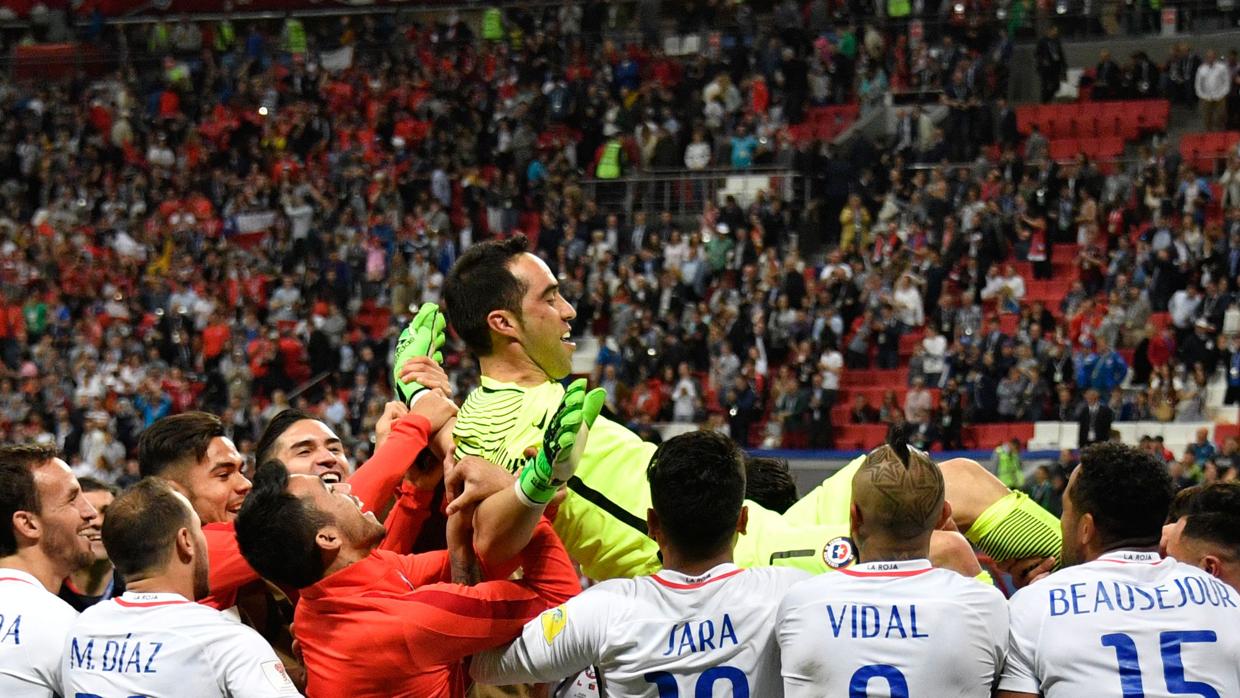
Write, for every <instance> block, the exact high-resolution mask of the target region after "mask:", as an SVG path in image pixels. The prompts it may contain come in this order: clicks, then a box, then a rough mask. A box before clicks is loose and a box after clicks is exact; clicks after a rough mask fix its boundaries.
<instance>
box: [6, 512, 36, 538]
mask: <svg viewBox="0 0 1240 698" xmlns="http://www.w3.org/2000/svg"><path fill="white" fill-rule="evenodd" d="M12 523H13V533H14V535H17V536H25V537H26V538H30V539H32V540H37V539H38V537H39V534H40V533H41V532H42V530H43V525H42V523H41V522H40V521H39V515H38V514H36V513H34V512H33V511H15V512H13V521H12Z"/></svg>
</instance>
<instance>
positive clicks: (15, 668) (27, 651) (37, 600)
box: [0, 567, 77, 698]
mask: <svg viewBox="0 0 1240 698" xmlns="http://www.w3.org/2000/svg"><path fill="white" fill-rule="evenodd" d="M74 618H77V611H75V610H73V607H72V606H70V605H69V604H67V603H65V602H64V601H63V600H61V599H60V597H58V596H56V595H55V594H53V593H51V592H50V591H48V590H47V589H45V588H44V587H43V584H42V583H41V582H39V580H38V579H35V578H34V576H32V575H30V574H28V573H26V572H22V571H20V570H14V569H9V568H7V567H0V696H4V698H49V697H50V696H53V695H63V694H64V691H63V690H61V681H60V678H61V677H60V650H61V648H62V647H64V644H65V634H66V633H68V632H69V626H71V625H73V619H74Z"/></svg>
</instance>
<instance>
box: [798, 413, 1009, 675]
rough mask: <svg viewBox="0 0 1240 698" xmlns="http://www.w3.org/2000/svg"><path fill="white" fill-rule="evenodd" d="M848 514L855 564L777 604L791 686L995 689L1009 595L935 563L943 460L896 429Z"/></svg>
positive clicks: (859, 476)
mask: <svg viewBox="0 0 1240 698" xmlns="http://www.w3.org/2000/svg"><path fill="white" fill-rule="evenodd" d="M849 517H850V524H849V530H850V533H851V535H852V540H853V543H854V544H855V545H856V547H857V551H858V562H857V564H855V565H853V566H852V567H850V568H847V569H841V570H840V574H824V575H819V576H817V577H814V578H813V579H809V580H806V581H804V582H801V583H799V584H797V585H796V586H794V587H792V589H790V590H789V591H788V594H787V595H786V596H785V597H784V600H783V603H781V604H780V608H779V613H778V616H777V620H776V628H777V631H776V632H777V634H778V637H779V646H780V653H781V663H782V674H783V679H784V694H785V695H786V696H788V697H789V698H797V697H801V696H822V695H854V696H855V695H892V696H907V695H909V689H910V687H914V688H915V689H916V691H917V693H918V694H921V695H933V696H965V697H970V696H977V697H978V698H985V697H987V696H990V694H991V688H992V686H993V684H994V682H995V680H996V679H997V677H998V675H999V671H1000V670H1001V669H1002V667H1003V661H1004V654H1005V648H1006V644H1007V633H1008V614H1007V606H1006V603H1005V601H1004V598H1003V595H1002V594H1001V593H999V591H998V590H997V589H995V588H994V587H991V586H987V585H984V584H979V583H977V582H976V581H975V580H972V579H969V578H967V577H964V576H962V575H959V574H957V573H955V572H952V571H949V570H944V569H934V568H932V567H931V566H930V561H929V559H928V555H929V551H930V536H931V534H932V532H933V531H934V529H935V528H938V527H940V526H942V525H943V524H944V523H945V522H946V521H948V520H949V519H950V518H951V505H949V504H948V503H947V501H946V499H945V486H944V481H943V473H942V472H941V471H940V470H939V467H938V466H937V465H935V463H934V461H932V460H930V457H929V456H928V455H926V454H925V453H924V452H922V451H919V450H917V449H913V448H909V446H908V444H907V442H906V441H904V439H903V438H902V437H901V436H900V435H897V436H896V438H894V439H893V441H892V443H891V444H888V445H884V446H880V447H878V448H876V449H874V450H873V451H870V453H869V454H867V455H866V456H865V459H864V461H863V462H862V463H861V464H860V467H858V468H857V471H856V474H855V475H854V476H853V479H852V505H851V509H850V512H849ZM823 657H830V658H831V661H829V662H824V661H823V660H822V658H823ZM871 686H873V687H874V688H873V690H875V691H876V693H870V692H869V691H870V690H871V689H870V687H871Z"/></svg>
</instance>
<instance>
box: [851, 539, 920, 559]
mask: <svg viewBox="0 0 1240 698" xmlns="http://www.w3.org/2000/svg"><path fill="white" fill-rule="evenodd" d="M929 558H930V539H929V538H928V537H927V538H925V539H924V540H916V541H911V542H910V541H907V540H890V541H888V540H882V539H881V538H879V537H877V536H875V537H872V538H869V539H867V540H866V541H865V543H864V544H861V543H858V544H857V562H902V561H904V560H927V559H929Z"/></svg>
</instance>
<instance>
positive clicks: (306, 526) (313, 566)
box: [236, 460, 332, 589]
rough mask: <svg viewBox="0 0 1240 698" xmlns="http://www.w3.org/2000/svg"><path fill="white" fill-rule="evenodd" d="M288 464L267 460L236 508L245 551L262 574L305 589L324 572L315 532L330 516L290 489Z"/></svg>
mask: <svg viewBox="0 0 1240 698" xmlns="http://www.w3.org/2000/svg"><path fill="white" fill-rule="evenodd" d="M288 481H289V474H288V469H287V468H285V467H284V464H283V463H281V462H280V461H278V460H269V461H265V462H264V463H263V464H262V465H261V466H259V468H258V472H256V473H254V487H253V489H251V490H250V493H249V494H248V495H246V498H245V504H243V505H241V511H240V513H238V514H237V523H236V528H237V545H238V547H240V548H241V555H242V556H243V557H245V559H246V562H249V563H250V566H251V567H253V568H254V571H255V572H258V573H259V574H260V575H261V576H262V577H263V578H264V579H267V580H270V581H272V582H275V583H276V584H280V585H283V586H288V587H293V588H295V589H302V588H304V587H308V586H310V585H311V584H314V583H315V582H317V581H319V580H320V579H322V578H323V571H324V566H323V558H322V556H321V555H320V553H319V547H318V545H317V544H316V543H315V537H316V536H317V535H318V532H319V529H320V528H322V527H323V526H326V525H328V524H329V523H331V522H332V519H331V517H330V516H329V515H328V514H326V513H325V512H323V511H320V510H319V509H317V508H316V507H314V506H313V505H312V504H310V503H309V502H307V501H306V500H304V499H301V498H300V497H298V496H296V495H294V494H292V493H290V492H289V491H288Z"/></svg>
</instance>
